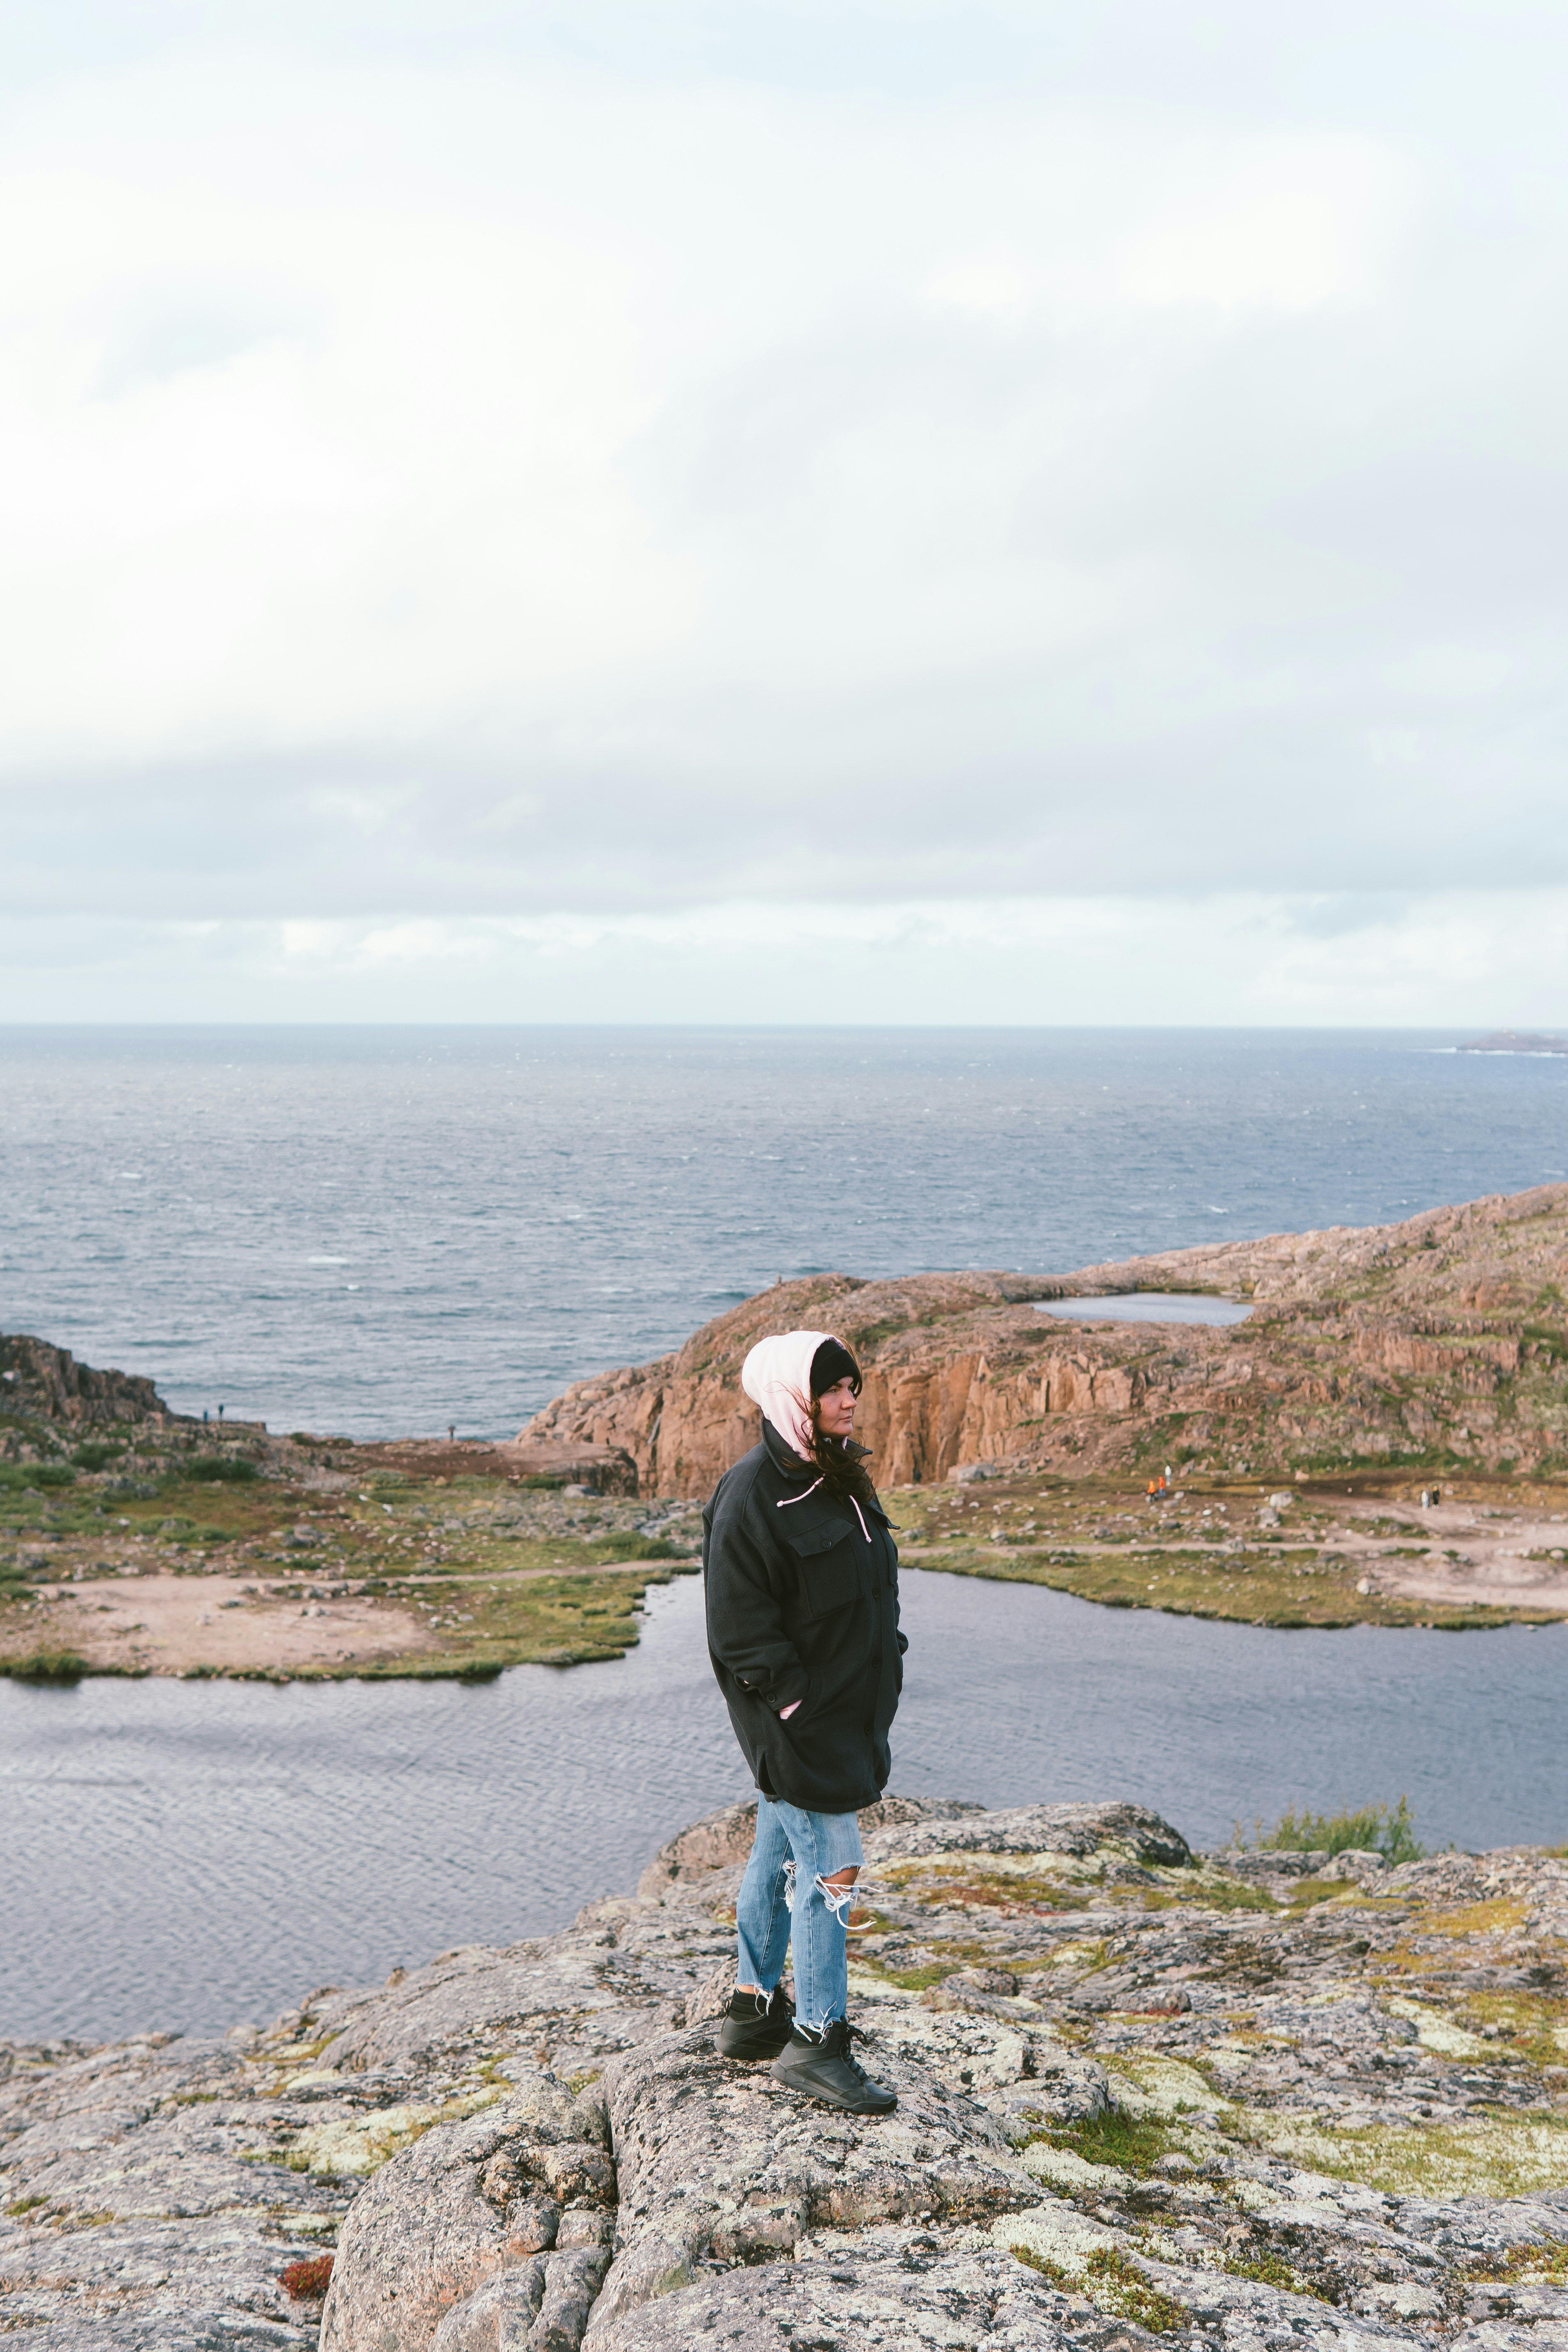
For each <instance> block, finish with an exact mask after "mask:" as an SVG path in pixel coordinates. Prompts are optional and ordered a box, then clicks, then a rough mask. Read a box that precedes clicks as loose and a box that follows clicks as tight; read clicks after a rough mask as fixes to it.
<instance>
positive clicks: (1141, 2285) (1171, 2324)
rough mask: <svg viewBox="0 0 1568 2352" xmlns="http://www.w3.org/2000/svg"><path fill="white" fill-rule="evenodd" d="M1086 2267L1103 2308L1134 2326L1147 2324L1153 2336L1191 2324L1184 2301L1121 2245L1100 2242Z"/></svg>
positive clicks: (1162, 2334)
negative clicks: (1156, 2281)
mask: <svg viewBox="0 0 1568 2352" xmlns="http://www.w3.org/2000/svg"><path fill="white" fill-rule="evenodd" d="M1083 2268H1084V2276H1085V2278H1086V2279H1087V2280H1089V2282H1090V2293H1091V2294H1093V2296H1094V2300H1095V2302H1096V2303H1097V2304H1098V2305H1100V2309H1101V2310H1102V2311H1106V2310H1109V2311H1111V2312H1114V2313H1115V2315H1116V2316H1117V2317H1118V2318H1120V2319H1130V2320H1131V2322H1132V2324H1133V2326H1135V2327H1146V2328H1147V2329H1148V2331H1149V2333H1150V2335H1151V2336H1173V2335H1175V2334H1176V2333H1178V2331H1179V2330H1181V2329H1183V2328H1186V2327H1190V2326H1192V2324H1193V2315H1192V2313H1191V2312H1190V2311H1189V2310H1188V2309H1187V2307H1186V2305H1185V2304H1183V2303H1178V2302H1177V2301H1176V2299H1175V2296H1174V2295H1171V2294H1165V2293H1164V2291H1163V2288H1161V2287H1157V2286H1156V2285H1155V2284H1154V2282H1153V2280H1152V2278H1149V2277H1147V2276H1146V2275H1145V2273H1143V2272H1142V2271H1141V2270H1140V2269H1139V2268H1138V2265H1137V2263H1133V2262H1130V2261H1129V2260H1128V2258H1127V2256H1126V2255H1125V2254H1124V2253H1123V2252H1122V2251H1121V2247H1120V2246H1097V2247H1096V2248H1095V2250H1094V2252H1093V2253H1092V2254H1090V2256H1089V2260H1088V2262H1086V2263H1085V2264H1084V2266H1083Z"/></svg>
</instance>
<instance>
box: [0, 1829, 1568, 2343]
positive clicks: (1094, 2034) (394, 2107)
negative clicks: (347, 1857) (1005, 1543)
mask: <svg viewBox="0 0 1568 2352" xmlns="http://www.w3.org/2000/svg"><path fill="white" fill-rule="evenodd" d="M864 1828H865V1832H866V1837H867V1858H868V1870H867V1874H866V1878H865V1880H864V1882H863V1894H864V1901H863V1903H862V1905H861V1907H860V1909H859V1910H858V1913H857V1914H856V1915H855V1920H854V1937H855V1947H854V1959H853V1972H852V1993H851V2001H852V2010H853V2013H854V2015H855V2016H856V2018H857V2020H858V2022H859V2023H860V2024H861V2025H862V2026H863V2027H864V2028H866V2030H867V2031H868V2033H869V2035H870V2037H871V2042H870V2050H869V2056H870V2059H871V2061H872V2063H874V2066H875V2068H876V2071H877V2072H878V2073H879V2074H881V2075H883V2077H884V2078H885V2079H888V2080H889V2081H891V2082H893V2083H894V2084H896V2085H897V2087H898V2089H899V2092H900V2107H899V2110H898V2112H897V2114H896V2115H894V2116H890V2117H888V2118H885V2119H877V2118H855V2117H847V2116H838V2115H836V2114H831V2113H828V2112H826V2111H824V2110H821V2109H818V2108H815V2107H811V2106H809V2105H805V2103H803V2102H801V2101H800V2100H798V2099H797V2098H796V2097H795V2095H793V2094H791V2093H788V2092H786V2091H784V2090H782V2089H781V2088H780V2087H779V2086H778V2085H776V2084H773V2082H772V2080H771V2078H770V2077H769V2076H768V2075H767V2074H766V2072H765V2070H763V2072H762V2073H761V2074H759V2073H758V2072H757V2071H756V2070H754V2069H744V2068H741V2067H737V2066H734V2065H731V2064H728V2063H726V2062H724V2061H722V2060H721V2059H720V2058H719V2057H718V2055H717V2053H716V2045H715V2032H714V2022H713V2021H714V2019H715V2018H716V2016H717V2014H718V2012H719V2011H720V2009H721V2005H722V2002H723V2000H724V1999H725V1997H726V1995H727V1992H728V1989H729V1984H730V1981H731V1970H732V1960H731V1921H732V1916H733V1901H734V1894H735V1889H736V1886H737V1885H738V1882H739V1873H740V1868H741V1864H742V1858H743V1854H744V1852H745V1849H746V1846H747V1844H748V1843H749V1836H750V1809H749V1807H747V1806H745V1805H743V1804H737V1805H734V1806H731V1807H730V1808H728V1809H726V1810H725V1811H721V1812H720V1813H719V1814H717V1815H714V1816H712V1817H710V1819H709V1820H708V1821H707V1822H702V1823H700V1824H697V1825H695V1826H694V1827H693V1828H692V1829H691V1830H689V1831H688V1832H684V1833H683V1834H682V1835H681V1836H680V1837H679V1838H677V1839H675V1840H673V1841H672V1842H671V1843H670V1844H669V1845H668V1846H667V1847H666V1848H665V1849H664V1850H663V1852H662V1853H660V1854H659V1855H658V1856H657V1857H656V1858H655V1860H654V1861H653V1862H652V1863H651V1864H650V1865H649V1867H648V1869H647V1872H645V1874H644V1876H643V1879H642V1882H641V1885H640V1888H639V1890H638V1892H637V1894H636V1895H624V1896H617V1897H612V1898H610V1899H608V1900H606V1901H604V1902H601V1903H596V1904H594V1905H591V1906H589V1907H588V1908H587V1909H586V1910H585V1911H584V1912H583V1913H582V1914H581V1915H580V1916H579V1917H578V1918H577V1920H576V1921H575V1922H574V1924H573V1926H572V1927H570V1928H568V1929H566V1930H564V1931H563V1932H562V1933H561V1934H559V1935H555V1936H550V1937H540V1938H536V1939H533V1940H531V1941H530V1942H527V1943H524V1944H520V1945H517V1946H515V1947H512V1948H510V1949H506V1950H490V1949H483V1948H465V1949H462V1950H458V1951H454V1952H449V1953H447V1954H444V1955H442V1956H441V1957H440V1958H437V1959H436V1960H433V1961H431V1962H430V1963H428V1964H427V1965H426V1966H424V1967H422V1968H417V1969H409V1970H407V1971H405V1970H403V1969H398V1970H396V1971H395V1972H394V1976H393V1978H392V1979H390V1980H389V1982H388V1983H387V1984H386V1985H385V1986H384V1987H382V1988H380V1989H378V1990H367V1991H344V1990H339V1989H337V1988H334V1987H325V1988H321V1989H320V1990H317V1991H315V1992H313V1993H312V1994H310V1996H309V1997H308V1998H307V1999H306V2000H304V2001H303V2002H301V2004H300V2008H299V2009H298V2011H293V2012H290V2013H289V2015H287V2016H285V2017H283V2018H281V2019H279V2020H278V2021H276V2022H275V2023H274V2024H273V2025H272V2026H271V2027H269V2028H268V2029H266V2030H265V2031H258V2030H256V2029H254V2028H239V2029H237V2030H236V2031H235V2032H233V2033H231V2034H230V2035H229V2036H227V2037H226V2039H225V2040H223V2041H221V2042H205V2043H189V2044H187V2043H184V2042H178V2041H173V2040H170V2039H169V2038H168V2037H167V2036H162V2035H152V2036H148V2037H144V2038H142V2039H141V2040H138V2041H134V2042H128V2043H124V2044H120V2045H116V2046H114V2047H112V2048H106V2049H100V2050H95V2051H89V2050H82V2049H79V2048H72V2047H68V2046H58V2047H51V2048H43V2049H30V2050H24V2049H16V2048H13V2049H9V2050H8V2051H6V2053H5V2078H4V2083H3V2085H0V2132H3V2135H4V2137H3V2145H0V2168H3V2170H4V2187H5V2193H4V2200H3V2201H4V2204H5V2218H4V2221H0V2249H3V2252H0V2330H4V2331H5V2332H7V2333H12V2334H16V2335H17V2336H25V2338H26V2341H27V2342H28V2343H29V2345H32V2346H36V2347H39V2352H46V2347H47V2352H93V2347H103V2352H121V2347H124V2352H130V2347H137V2352H153V2347H158V2352H197V2347H200V2352H229V2347H247V2352H250V2347H279V2352H281V2347H299V2352H303V2347H306V2346H314V2345H315V2344H316V2343H317V2342H318V2339H319V2341H320V2343H321V2347H323V2352H426V2347H432V2352H480V2347H483V2348H484V2352H492V2347H494V2352H503V2347H506V2352H515V2347H531V2352H577V2347H584V2352H710V2347H711V2352H718V2347H721V2346H723V2347H731V2352H808V2347H809V2352H859V2347H861V2346H864V2345H879V2346H882V2347H888V2348H889V2352H928V2347H930V2352H936V2347H996V2352H1002V2347H1008V2352H1035V2347H1039V2352H1047V2347H1049V2352H1058V2347H1074V2352H1078V2348H1079V2347H1082V2352H1114V2347H1129V2352H1131V2347H1137V2346H1140V2345H1142V2344H1144V2343H1145V2342H1147V2341H1149V2340H1150V2339H1151V2338H1152V2337H1155V2336H1166V2337H1169V2338H1172V2339H1178V2340H1180V2341H1181V2342H1182V2343H1183V2344H1184V2345H1187V2346H1189V2347H1193V2352H1197V2347H1200V2346H1201V2347H1215V2352H1218V2348H1219V2347H1235V2352H1252V2347H1270V2348H1271V2352H1272V2347H1285V2346H1287V2345H1290V2346H1302V2345H1305V2346H1312V2347H1323V2352H1330V2347H1334V2352H1339V2347H1344V2352H1351V2347H1371V2346H1373V2345H1379V2346H1381V2345H1384V2344H1420V2345H1428V2346H1438V2345H1441V2346H1453V2347H1459V2352H1549V2347H1561V2346H1563V2345H1564V2344H1565V2343H1568V1861H1565V1860H1564V1858H1563V1854H1562V1853H1546V1852H1542V1851H1541V1850H1539V1849H1508V1850H1504V1851H1501V1852H1499V1853H1488V1854H1479V1855H1470V1854H1452V1853H1450V1854H1444V1855H1439V1856H1436V1857H1433V1858H1431V1859H1429V1860H1426V1861H1417V1862H1413V1863H1408V1864H1404V1865H1402V1866H1401V1867H1399V1868H1396V1869H1390V1868H1388V1867H1386V1866H1385V1865H1384V1863H1383V1862H1382V1860H1381V1858H1380V1857H1379V1856H1378V1855H1376V1854H1373V1853H1348V1854H1342V1855H1340V1856H1338V1857H1336V1858H1335V1859H1334V1860H1332V1861H1329V1860H1328V1859H1327V1858H1326V1857H1325V1856H1324V1855H1321V1854H1319V1855H1316V1856H1314V1855H1311V1854H1305V1853H1269V1852H1262V1853H1258V1852H1253V1853H1226V1854H1219V1855H1213V1856H1208V1857H1203V1856H1197V1855H1194V1854H1192V1853H1189V1851H1188V1849H1187V1847H1186V1844H1185V1843H1184V1840H1183V1839H1182V1837H1181V1836H1180V1834H1179V1832H1177V1831H1176V1830H1174V1829H1173V1827H1172V1826H1171V1825H1170V1824H1169V1823H1167V1822H1163V1821H1161V1820H1160V1819H1159V1818H1158V1817H1157V1816H1155V1815H1153V1814H1152V1813H1149V1812H1147V1811H1143V1810H1142V1809H1140V1808H1138V1807H1135V1806H1131V1805H1126V1804H1115V1803H1108V1804H1102V1805H1081V1804H1080V1805H1061V1804H1041V1805H1033V1806H1026V1807H1022V1808H1016V1809H1014V1810H1012V1811H1004V1812H985V1811H980V1810H979V1809H978V1808H975V1807H970V1806H961V1805H957V1804H954V1805H952V1806H942V1805H938V1804H932V1803H930V1802H917V1801H900V1800H898V1799H890V1800H888V1801H885V1802H884V1804H883V1805H881V1806H880V1807H878V1808H875V1809H874V1810H873V1812H872V1814H871V1815H869V1816H868V1817H867V1819H866V1821H865V1822H864ZM329 2253H330V2254H331V2264H330V2265H329V2264H328V2263H327V2262H326V2261H325V2259H324V2257H325V2256H326V2255H327V2254H329ZM329 2267H330V2270H331V2283H330V2285H328V2286H327V2291H326V2298H325V2307H324V2314H323V2311H322V2306H321V2302H320V2300H319V2299H317V2298H316V2297H315V2296H313V2295H312V2294H311V2293H310V2290H311V2289H312V2288H315V2289H318V2290H319V2289H320V2288H321V2286H322V2285H323V2284H325V2281H324V2280H323V2277H322V2273H323V2272H325V2271H326V2270H328V2268H329ZM285 2281H287V2282H288V2284H285V2283H284V2282H285ZM290 2286H291V2287H292V2288H293V2289H294V2290H295V2291H294V2292H293V2293H292V2294H291V2293H290V2291H289V2288H290Z"/></svg>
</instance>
